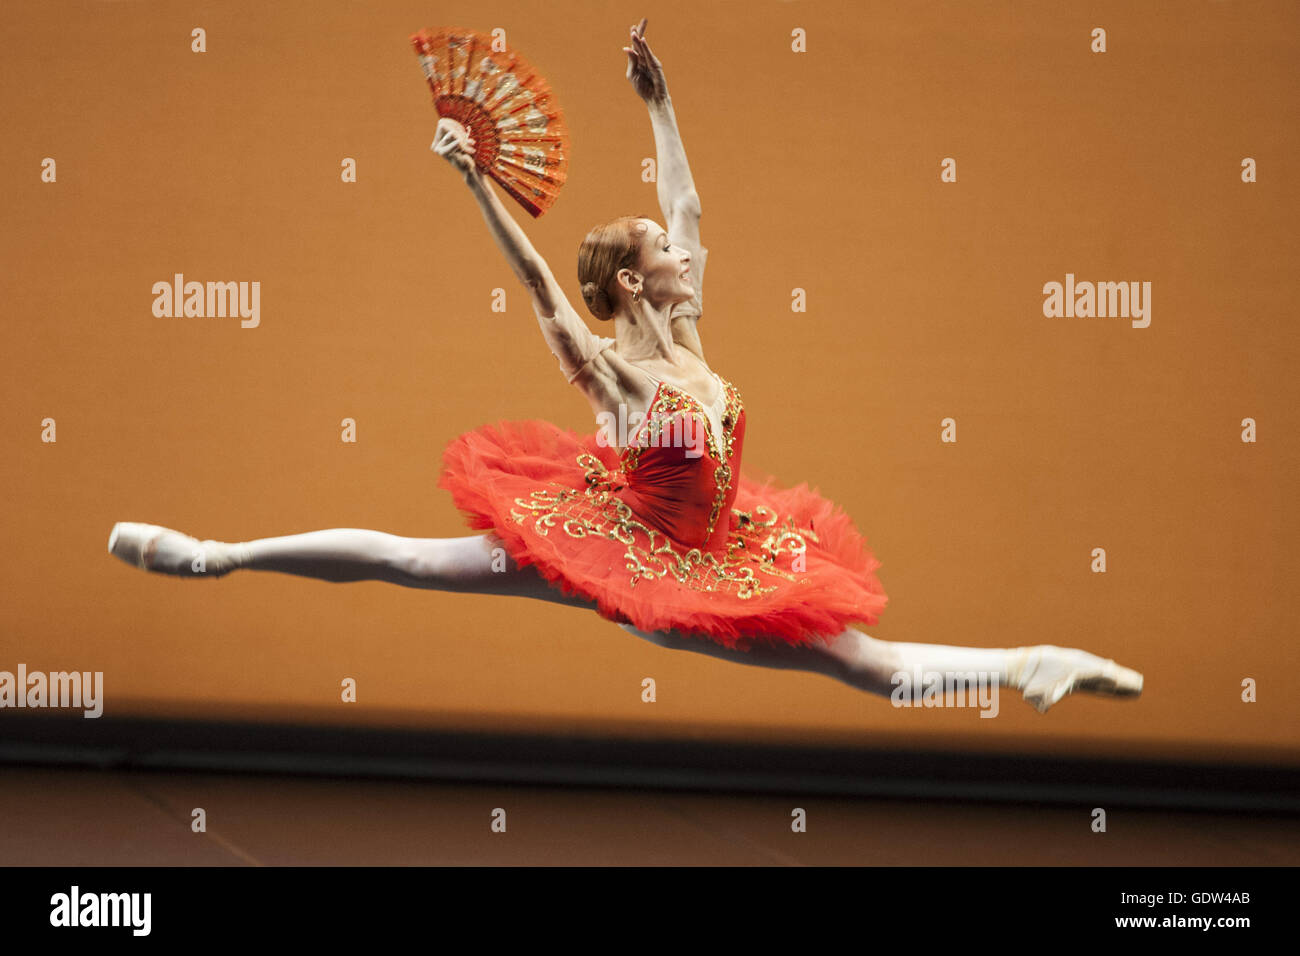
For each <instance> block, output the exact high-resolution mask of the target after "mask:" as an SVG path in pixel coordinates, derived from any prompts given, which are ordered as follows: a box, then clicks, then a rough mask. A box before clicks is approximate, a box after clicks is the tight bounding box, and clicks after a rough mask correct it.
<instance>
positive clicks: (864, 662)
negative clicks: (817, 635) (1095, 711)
mask: <svg viewBox="0 0 1300 956" xmlns="http://www.w3.org/2000/svg"><path fill="white" fill-rule="evenodd" d="M620 626H621V627H622V628H623V629H624V630H625V631H627V632H628V633H630V634H635V635H636V636H637V637H641V638H644V639H645V640H648V641H651V642H653V643H655V644H658V645H659V646H660V647H667V648H672V649H674V650H687V651H694V652H696V653H700V654H707V655H709V656H710V657H717V658H721V659H723V660H728V661H732V662H734V663H738V664H750V665H752V666H757V667H774V668H779V669H782V670H803V671H809V672H811V673H815V674H824V675H825V676H827V677H833V678H835V679H836V680H839V681H842V682H843V683H846V684H848V685H850V686H851V687H856V688H857V689H859V690H864V691H867V692H869V693H873V694H879V695H881V696H883V697H892V696H895V694H896V693H898V692H899V691H900V688H901V689H902V690H903V696H904V698H905V699H908V700H909V701H913V702H915V701H916V700H919V698H920V695H921V693H922V691H923V690H924V688H925V684H926V681H927V680H928V679H929V678H928V677H927V675H931V674H939V675H948V674H961V675H969V674H972V673H973V674H975V675H983V678H984V679H985V680H987V681H988V682H989V683H990V684H991V683H992V682H993V681H994V680H996V681H997V686H998V687H1000V688H1002V687H1006V688H1013V689H1015V690H1017V691H1020V692H1021V693H1022V694H1023V695H1024V698H1025V700H1026V701H1027V702H1028V703H1030V704H1031V705H1033V707H1034V708H1035V709H1036V710H1038V712H1039V713H1046V712H1047V710H1048V709H1049V708H1050V707H1051V706H1052V705H1053V704H1055V703H1057V702H1058V701H1059V700H1060V699H1061V698H1063V697H1064V696H1065V695H1066V694H1069V693H1071V692H1072V691H1076V690H1083V691H1092V692H1095V693H1099V694H1104V695H1107V696H1114V697H1135V696H1137V695H1139V694H1141V692H1142V675H1141V674H1139V673H1138V672H1137V671H1134V670H1130V669H1129V668H1127V667H1121V666H1119V665H1118V664H1116V663H1115V662H1114V661H1111V660H1105V659H1103V658H1100V657H1097V656H1096V655H1094V654H1089V653H1088V652H1087V651H1081V650H1077V649H1075V648H1065V647H1057V646H1055V645H1052V644H1040V645H1035V646H1032V647H1012V648H983V647H956V646H953V645H950V644H911V643H902V642H894V641H882V640H878V639H877V638H874V637H871V636H870V635H868V634H864V633H863V632H861V631H859V630H857V629H856V628H847V629H846V630H845V631H844V632H843V633H841V634H839V635H838V636H837V637H836V638H835V639H834V640H833V641H832V642H830V644H828V645H820V644H818V645H810V646H807V647H792V646H790V645H786V644H777V643H759V642H755V643H754V644H753V646H752V647H751V649H750V650H749V651H740V650H730V649H728V648H725V647H722V646H721V645H719V644H716V643H714V642H713V641H710V640H708V639H707V638H702V637H690V636H686V635H682V634H679V633H677V632H675V631H655V632H646V631H642V630H639V629H637V628H635V627H632V626H631V625H629V624H623V625H620Z"/></svg>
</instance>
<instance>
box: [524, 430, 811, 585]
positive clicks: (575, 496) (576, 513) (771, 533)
mask: <svg viewBox="0 0 1300 956" xmlns="http://www.w3.org/2000/svg"><path fill="white" fill-rule="evenodd" d="M733 421H734V419H733ZM577 460H578V463H579V464H580V465H582V466H583V467H584V468H585V469H586V481H587V487H586V488H585V489H573V488H561V487H558V486H553V487H552V488H551V489H543V490H537V491H533V492H532V493H531V494H530V495H529V497H528V498H516V499H515V504H516V505H518V506H519V508H520V509H522V510H515V509H511V512H510V515H511V517H512V518H513V520H514V521H515V522H516V523H517V524H521V525H522V524H524V523H525V522H528V521H531V522H532V524H533V530H534V531H535V532H536V533H537V534H539V535H542V536H546V535H548V534H549V533H550V531H551V529H553V528H555V527H556V526H557V525H558V526H559V527H560V528H561V529H562V530H563V531H564V533H565V534H567V535H569V536H570V537H571V538H585V537H587V536H588V535H596V536H599V537H605V538H610V539H611V540H614V541H618V542H619V543H621V544H624V545H626V547H627V550H626V551H625V552H624V554H623V557H624V558H625V559H626V562H627V563H626V569H627V570H628V571H630V572H631V573H632V578H631V584H632V586H633V587H635V586H636V584H637V582H638V581H640V580H642V579H649V580H652V581H653V580H658V579H662V578H665V577H667V576H668V575H672V576H673V577H674V578H675V579H676V580H677V581H678V582H680V583H681V584H683V585H686V586H687V587H689V588H691V589H693V590H696V591H712V592H729V593H732V594H735V595H736V597H739V598H742V599H746V600H747V599H749V598H752V597H756V596H758V595H761V594H766V593H769V592H771V591H775V590H777V588H778V587H779V586H780V585H779V584H770V585H764V583H763V582H762V581H761V580H760V579H759V578H758V576H757V575H758V574H760V573H761V574H766V575H770V576H773V577H780V578H784V579H785V580H787V581H793V582H799V583H801V582H802V581H803V580H804V579H802V578H800V577H799V575H798V573H795V572H793V571H786V570H784V569H782V568H779V567H777V566H776V560H777V558H778V557H779V556H781V555H783V554H789V555H791V556H792V557H793V556H795V555H799V554H803V553H805V552H806V550H807V546H808V542H809V541H813V542H818V538H817V535H816V534H815V533H814V532H813V531H812V529H811V528H799V527H796V526H795V523H794V519H793V518H787V519H786V520H785V522H784V524H782V523H780V522H779V521H778V517H777V514H776V512H775V511H774V510H772V509H771V508H768V507H767V506H766V505H758V506H757V507H755V508H754V510H753V511H752V512H750V511H741V510H739V509H734V508H733V509H732V511H731V514H732V515H734V516H735V522H734V523H735V528H733V529H732V530H731V531H730V532H729V534H728V537H727V545H726V549H725V551H724V552H723V553H722V554H721V555H719V554H714V553H710V552H705V551H701V550H700V549H699V548H691V549H690V550H686V551H683V550H681V549H680V548H679V547H677V546H675V545H674V543H673V542H672V540H671V539H670V538H668V537H667V536H666V535H664V534H663V533H662V532H660V531H659V530H657V529H655V528H651V527H649V526H648V525H646V524H645V523H643V522H641V521H639V520H638V519H637V517H636V515H635V513H634V512H633V511H632V509H631V508H630V507H629V506H628V505H627V503H626V502H624V501H622V500H620V499H619V498H618V497H617V496H615V495H614V493H613V492H614V491H615V490H616V489H617V488H619V487H622V486H623V484H624V481H623V479H624V478H625V477H626V476H625V472H624V473H623V474H620V473H619V472H610V471H608V470H607V469H606V468H605V466H604V464H603V463H602V462H601V461H600V459H598V458H596V457H595V456H594V455H589V454H583V455H579V456H578V459H577Z"/></svg>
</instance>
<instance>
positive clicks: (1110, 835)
mask: <svg viewBox="0 0 1300 956" xmlns="http://www.w3.org/2000/svg"><path fill="white" fill-rule="evenodd" d="M796 807H802V808H804V810H805V811H806V813H807V831H806V832H804V833H795V832H791V819H792V817H791V813H792V810H793V809H794V808H796ZM195 808H202V809H203V810H204V811H205V813H206V821H207V831H206V832H204V833H195V832H192V830H191V818H192V817H191V815H192V813H193V811H194V809H195ZM496 808H502V809H504V810H505V815H506V831H505V832H504V833H500V832H493V831H492V827H491V824H492V819H493V812H494V810H495V809H496ZM1107 812H1108V819H1107V832H1105V833H1094V832H1092V830H1091V820H1092V807H1089V806H1078V807H1070V806H1061V805H1031V804H1008V803H976V802H969V801H967V802H947V801H940V800H903V799H876V798H830V797H822V796H813V797H809V796H799V797H790V798H781V797H778V796H769V795H753V794H727V793H697V792H689V791H667V790H619V789H605V788H571V787H549V786H547V787H543V786H522V785H490V784H448V783H440V782H425V781H411V782H407V781H392V780H382V779H364V780H358V779H337V778H326V777H304V776H287V775H284V776H281V775H274V776H272V775H235V774H220V773H194V772H162V771H135V770H131V771H121V770H111V771H109V770H103V771H101V770H83V769H52V768H44V767H35V766H12V765H11V766H6V767H0V820H3V821H4V826H3V827H2V828H0V865H6V866H106V865H115V866H186V865H197V866H257V865H262V866H283V865H298V866H316V865H343V866H351V865H367V866H377V865H378V866H382V865H397V866H403V865H415V866H427V865H433V866H466V865H469V866H502V865H515V866H519V865H523V866H556V865H561V866H572V865H595V866H660V865H684V866H694V865H721V866H809V865H831V866H891V865H921V866H989V865H993V866H1001V865H1010V866H1295V865H1297V864H1300V818H1297V817H1296V816H1294V815H1283V814H1268V813H1259V812H1241V813H1229V812H1206V811H1174V810H1165V809H1131V808H1126V807H1116V808H1113V809H1108V811H1107Z"/></svg>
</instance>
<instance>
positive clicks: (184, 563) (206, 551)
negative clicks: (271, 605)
mask: <svg viewBox="0 0 1300 956" xmlns="http://www.w3.org/2000/svg"><path fill="white" fill-rule="evenodd" d="M231 550H232V549H231V546H230V545H228V544H226V543H225V542H223V541H211V540H207V541H200V540H198V539H197V538H192V537H190V536H189V535H187V534H181V533H180V532H179V531H173V530H172V529H171V528H164V527H162V526H161V525H156V524H139V523H137V522H134V521H119V522H118V523H117V524H115V525H113V532H112V534H110V535H109V536H108V551H109V554H112V555H113V556H114V557H117V558H120V559H122V560H123V561H125V562H126V563H127V564H133V565H135V566H136V567H137V568H141V569H143V570H145V571H154V572H157V573H159V574H174V575H177V576H179V577H187V578H219V577H221V576H222V575H224V574H229V573H230V572H231V571H233V570H235V568H236V567H237V564H236V563H235V561H234V560H233V558H232V555H231ZM196 564H197V566H198V567H197V568H196Z"/></svg>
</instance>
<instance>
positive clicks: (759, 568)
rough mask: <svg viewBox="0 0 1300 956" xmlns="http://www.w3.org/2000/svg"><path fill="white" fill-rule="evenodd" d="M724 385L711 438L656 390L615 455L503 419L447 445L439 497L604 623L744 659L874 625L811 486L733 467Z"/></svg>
mask: <svg viewBox="0 0 1300 956" xmlns="http://www.w3.org/2000/svg"><path fill="white" fill-rule="evenodd" d="M719 383H720V384H721V385H722V387H723V389H724V391H723V393H722V395H723V396H725V399H726V404H725V407H724V409H723V410H722V411H723V414H722V415H721V416H720V421H719V424H720V426H721V431H720V433H717V434H715V428H716V427H717V426H715V425H714V424H713V422H712V421H711V420H710V419H709V417H708V415H707V414H706V413H705V409H704V406H703V405H702V404H701V403H700V402H699V401H697V400H696V399H694V398H692V397H691V396H690V395H688V394H687V393H686V392H684V391H682V390H680V389H678V388H676V387H675V386H672V385H670V384H668V383H666V382H663V383H660V386H659V390H658V391H657V392H656V395H655V399H654V401H653V402H652V403H651V406H650V409H649V411H648V413H647V415H646V417H645V421H644V423H643V424H642V426H641V427H640V428H638V429H636V431H635V438H634V440H633V441H631V442H629V444H628V447H627V448H625V449H624V450H623V452H622V454H620V453H619V449H618V448H617V447H614V445H615V444H616V443H615V442H612V441H602V440H601V435H600V434H593V435H590V436H587V437H585V438H584V437H580V436H578V435H577V434H575V433H574V432H571V431H567V430H564V429H561V428H558V427H557V426H555V425H553V424H551V423H550V422H546V421H539V420H529V421H508V422H499V423H497V424H496V425H484V426H482V427H480V428H476V429H474V430H473V431H469V432H466V433H465V434H463V435H460V436H459V437H457V438H455V439H453V440H452V441H451V442H450V443H449V444H448V446H447V448H446V450H445V451H444V453H443V472H442V476H441V478H440V480H439V485H440V486H441V487H443V488H445V489H447V490H448V491H449V492H450V493H451V495H452V498H453V499H454V500H455V502H456V505H457V507H459V508H460V509H461V510H462V511H463V512H464V513H465V514H466V516H467V518H468V521H469V524H470V526H471V527H472V528H474V529H477V530H490V531H492V532H493V533H495V535H496V536H497V537H498V538H500V539H501V541H502V543H503V545H504V547H505V549H506V551H507V552H508V553H509V554H510V556H511V557H512V558H513V559H514V560H515V561H516V563H518V564H519V565H521V566H526V565H530V564H531V565H534V566H535V567H536V568H537V570H538V571H539V572H540V573H541V575H542V576H543V577H544V578H545V579H546V580H547V581H548V582H550V583H551V584H552V586H555V587H558V588H559V589H560V590H561V591H562V592H563V593H564V594H577V595H579V596H581V597H583V598H586V599H587V600H590V601H592V602H593V603H594V604H595V605H596V607H597V609H598V611H599V613H600V614H601V615H602V616H603V617H605V618H607V619H609V620H612V621H616V622H619V623H626V624H632V625H633V626H635V627H637V628H640V629H641V630H644V631H658V630H676V631H679V632H681V633H683V634H691V635H697V636H701V637H706V638H709V639H711V640H713V641H716V642H717V643H719V644H721V645H723V646H726V647H733V648H739V649H741V650H747V649H748V647H749V643H750V642H751V641H753V640H761V641H771V642H784V643H787V644H793V645H807V644H811V643H813V642H816V641H821V642H823V643H825V642H829V641H830V640H831V639H832V638H834V637H835V636H836V635H838V634H839V633H841V632H842V631H843V630H844V629H845V628H846V627H848V626H850V625H852V624H862V625H868V626H869V625H873V624H876V623H877V622H878V617H877V615H878V614H879V612H880V611H881V610H883V609H884V606H885V603H886V601H887V598H886V596H885V593H884V590H883V589H882V587H881V585H880V582H879V580H877V578H876V576H875V573H874V572H875V569H876V568H878V567H879V566H880V562H879V561H878V560H876V558H875V557H874V555H873V554H872V553H871V550H870V549H869V548H868V547H867V545H866V543H865V541H864V540H863V538H862V535H861V534H860V533H859V532H858V530H857V529H856V528H855V527H854V525H853V522H852V521H851V520H850V518H849V517H848V516H847V515H846V514H844V512H843V511H842V510H841V509H840V508H838V507H836V506H835V505H834V504H833V503H832V502H831V501H828V500H827V499H825V498H823V497H822V496H821V495H820V494H818V493H817V492H816V491H815V490H812V489H810V488H809V487H808V486H807V485H806V484H800V485H798V486H796V487H794V488H783V487H779V486H777V485H776V484H775V483H774V481H773V479H770V478H767V479H764V480H761V481H760V480H758V479H756V478H754V477H753V476H751V475H750V474H749V473H747V472H744V471H741V469H740V458H741V450H742V447H743V444H744V430H745V411H744V408H743V406H742V405H741V402H740V398H739V395H738V394H737V392H736V390H735V388H734V386H732V385H731V384H730V383H728V382H726V381H725V380H724V379H721V378H719ZM692 437H694V439H696V440H692Z"/></svg>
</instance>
